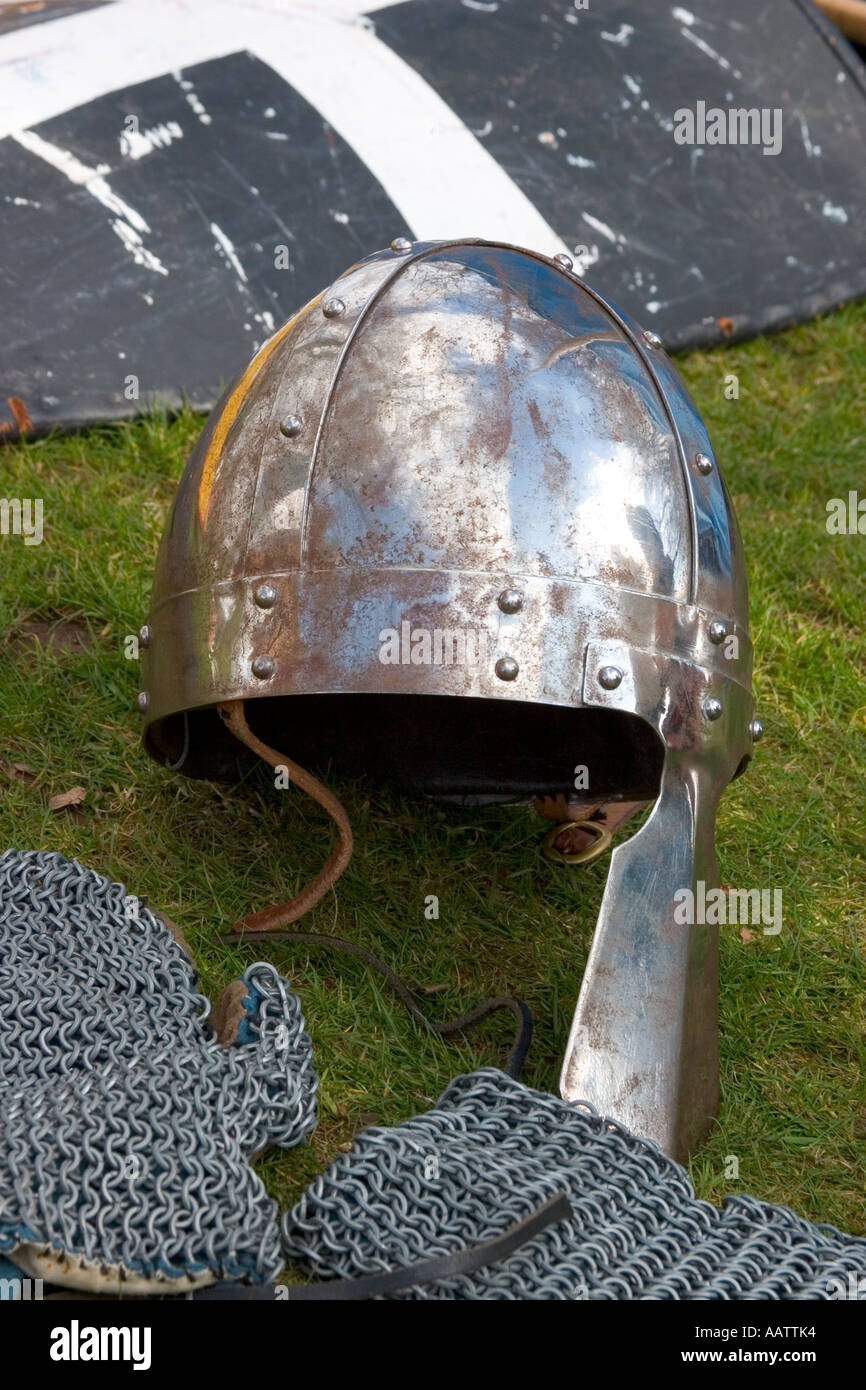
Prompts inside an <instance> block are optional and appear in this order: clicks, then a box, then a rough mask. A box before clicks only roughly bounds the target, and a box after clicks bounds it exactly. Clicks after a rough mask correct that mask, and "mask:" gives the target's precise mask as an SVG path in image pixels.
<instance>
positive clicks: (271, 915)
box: [218, 700, 352, 932]
mask: <svg viewBox="0 0 866 1390" xmlns="http://www.w3.org/2000/svg"><path fill="white" fill-rule="evenodd" d="M218 709H219V714H220V718H221V719H222V721H223V723H224V724H225V725H226V726H227V727H228V728H229V729H230V730H231V732H232V733H233V734H234V736H235V738H237V739H239V740H240V742H241V743H245V744H246V746H247V748H250V749H252V751H253V752H254V753H257V754H258V756H259V757H260V758H263V759H264V761H265V762H266V763H269V764H270V766H271V767H273V768H279V769H283V768H285V769H286V770H287V771H288V774H289V777H290V778H291V779H292V781H293V782H296V783H297V785H298V786H299V787H300V788H301V790H302V791H305V792H306V793H307V795H308V796H311V797H312V798H313V800H314V801H317V802H318V803H319V805H320V806H321V807H322V808H323V809H324V810H325V811H327V813H328V815H329V816H330V817H331V819H332V820H333V821H334V824H335V825H336V827H337V843H336V845H335V846H334V849H333V850H332V852H331V856H330V858H329V859H328V862H327V863H326V864H325V866H324V867H323V868H322V869H320V870H319V872H318V873H317V874H316V877H315V878H314V879H313V880H312V881H311V882H310V883H308V884H307V886H306V888H303V889H302V890H301V892H300V893H298V895H297V897H294V898H290V899H289V900H288V901H287V902H283V903H275V904H274V906H273V907H266V908H264V910H263V911H261V912H252V913H250V915H249V916H248V917H244V918H242V920H241V921H239V922H235V924H234V928H233V930H234V931H237V932H241V931H257V932H266V931H275V930H276V929H277V928H278V927H284V926H286V925H287V924H288V923H289V922H296V921H297V920H298V918H299V917H303V916H304V913H306V912H309V910H310V908H311V907H315V905H316V903H317V902H319V900H320V899H321V898H323V897H324V896H325V894H326V893H327V892H328V891H329V889H331V888H333V886H334V884H335V883H336V882H337V879H338V878H339V877H340V874H341V873H342V872H343V870H344V869H345V867H346V865H347V864H348V862H349V860H350V859H351V857H352V827H351V825H350V824H349V817H348V816H347V815H346V812H345V809H344V807H343V805H342V803H341V802H340V801H338V800H337V798H336V797H335V796H334V794H333V792H330V791H328V788H327V787H325V786H323V785H322V783H321V782H320V781H319V780H318V778H317V777H314V776H313V774H312V773H311V772H307V771H306V770H305V769H304V768H302V767H300V766H299V765H298V764H297V763H293V762H292V760H291V758H287V757H285V756H284V754H282V753H277V752H276V751H275V749H273V748H269V747H268V745H267V744H266V743H262V741H261V739H259V738H256V736H255V734H254V733H253V731H252V729H251V728H250V727H249V725H248V724H247V721H246V719H245V717H244V702H243V700H229V701H226V703H225V704H221V705H219V706H218Z"/></svg>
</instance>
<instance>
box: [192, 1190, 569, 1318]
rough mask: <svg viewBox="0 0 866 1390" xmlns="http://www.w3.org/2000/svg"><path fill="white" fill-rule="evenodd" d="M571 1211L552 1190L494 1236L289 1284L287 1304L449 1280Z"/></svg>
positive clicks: (235, 1292) (231, 1291)
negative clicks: (365, 1270) (371, 1270)
mask: <svg viewBox="0 0 866 1390" xmlns="http://www.w3.org/2000/svg"><path fill="white" fill-rule="evenodd" d="M573 1215H574V1211H573V1208H572V1205H571V1203H570V1202H569V1200H568V1198H567V1196H566V1195H565V1193H564V1192H558V1193H556V1195H555V1196H553V1197H551V1198H550V1199H549V1200H548V1201H547V1202H544V1203H543V1204H542V1205H541V1206H540V1207H536V1208H535V1210H534V1211H532V1212H530V1213H529V1215H528V1216H525V1217H524V1218H523V1220H522V1221H517V1222H515V1224H514V1225H513V1226H509V1227H508V1229H507V1230H505V1231H502V1232H501V1234H500V1235H498V1236H492V1237H491V1238H490V1240H485V1241H482V1242H481V1244H480V1245H470V1246H469V1247H468V1248H467V1249H465V1250H455V1251H454V1252H453V1253H452V1254H450V1255H437V1256H435V1257H434V1258H433V1259H432V1260H419V1261H417V1262H416V1263H415V1264H411V1265H404V1266H402V1267H401V1268H399V1269H387V1270H383V1271H382V1272H381V1273H379V1274H362V1275H360V1276H359V1277H358V1278H356V1279H325V1280H322V1281H321V1282H320V1283H318V1284H299V1285H297V1286H294V1285H290V1286H289V1288H288V1290H287V1293H288V1301H289V1302H290V1303H299V1302H302V1303H311V1302H322V1301H325V1300H328V1301H330V1302H346V1301H348V1300H350V1299H367V1298H377V1297H379V1296H380V1295H381V1294H387V1293H395V1292H397V1290H399V1289H411V1288H414V1287H415V1286H416V1285H417V1284H436V1283H438V1282H439V1281H440V1280H441V1279H454V1278H455V1277H456V1276H457V1275H460V1274H472V1273H473V1272H474V1271H475V1270H476V1269H484V1268H485V1267H486V1266H487V1265H492V1264H496V1263H498V1261H500V1260H505V1259H507V1258H508V1256H509V1255H511V1254H513V1253H514V1251H515V1250H519V1249H520V1247H521V1246H522V1245H526V1243H527V1242H528V1241H530V1240H532V1239H533V1238H534V1237H535V1236H537V1235H540V1233H541V1232H542V1231H545V1230H547V1228H548V1226H553V1225H555V1224H557V1223H558V1222H560V1221H566V1220H568V1218H569V1217H570V1216H573ZM191 1297H193V1298H195V1299H209V1300H223V1299H256V1300H261V1299H267V1300H268V1301H270V1302H273V1300H274V1298H275V1297H276V1294H275V1290H274V1285H273V1284H265V1285H258V1286H244V1285H240V1284H211V1285H209V1286H208V1287H207V1288H205V1289H201V1290H200V1291H198V1292H196V1293H195V1294H193V1295H191Z"/></svg>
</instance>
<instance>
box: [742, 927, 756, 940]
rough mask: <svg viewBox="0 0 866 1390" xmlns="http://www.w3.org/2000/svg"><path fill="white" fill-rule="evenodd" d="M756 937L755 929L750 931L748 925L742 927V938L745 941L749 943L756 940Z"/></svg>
mask: <svg viewBox="0 0 866 1390" xmlns="http://www.w3.org/2000/svg"><path fill="white" fill-rule="evenodd" d="M754 939H755V933H754V932H753V931H749V928H748V927H740V940H741V941H744V942H746V943H747V944H748V942H750V941H754Z"/></svg>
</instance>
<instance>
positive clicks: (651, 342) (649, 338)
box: [643, 328, 662, 348]
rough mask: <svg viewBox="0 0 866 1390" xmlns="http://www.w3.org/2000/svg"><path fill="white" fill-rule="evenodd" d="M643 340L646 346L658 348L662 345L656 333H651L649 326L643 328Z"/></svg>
mask: <svg viewBox="0 0 866 1390" xmlns="http://www.w3.org/2000/svg"><path fill="white" fill-rule="evenodd" d="M643 340H644V342H645V343H646V345H647V347H651V348H660V347H661V345H662V340H661V338H660V337H659V335H658V333H653V331H652V329H651V328H646V329H644V334H643Z"/></svg>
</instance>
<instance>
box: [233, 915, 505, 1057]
mask: <svg viewBox="0 0 866 1390" xmlns="http://www.w3.org/2000/svg"><path fill="white" fill-rule="evenodd" d="M221 939H222V940H223V941H225V942H229V943H230V944H231V945H233V946H236V945H237V944H238V937H237V934H236V933H234V932H231V933H229V934H228V935H226V936H223V937H222V938H221ZM243 939H244V938H243V937H241V940H243ZM249 939H250V940H251V941H252V940H253V939H254V938H253V936H252V935H251V936H250V938H249ZM268 940H270V941H286V942H289V943H290V944H291V943H294V942H297V943H298V944H299V945H302V946H327V947H330V948H331V949H332V950H335V951H344V952H345V953H346V954H347V955H350V956H357V957H358V959H359V960H362V961H364V962H365V963H366V964H367V965H372V967H373V969H374V970H378V971H379V974H380V975H383V976H384V978H385V979H386V980H387V981H388V984H389V985H390V986H391V988H392V989H393V991H394V993H395V994H396V995H397V998H398V999H399V1000H400V1001H401V1002H402V1003H403V1004H405V1006H406V1008H407V1009H408V1010H409V1012H410V1014H411V1015H412V1017H413V1018H415V1019H417V1021H418V1022H419V1023H421V1024H423V1026H424V1027H425V1028H429V1030H430V1031H431V1032H432V1033H436V1034H437V1035H438V1036H439V1037H440V1038H448V1037H452V1036H453V1035H454V1034H455V1033H468V1032H469V1030H470V1029H471V1028H474V1027H475V1026H476V1025H477V1024H479V1023H481V1022H482V1020H483V1019H485V1018H488V1017H489V1016H490V1014H493V1013H497V1012H499V1011H500V1010H503V1009H504V1010H507V1011H508V1012H509V1013H512V1014H513V1015H514V1017H515V1018H516V1020H517V1031H516V1033H515V1037H514V1042H513V1044H512V1047H511V1051H510V1053H509V1054H508V1060H507V1062H506V1063H505V1067H504V1071H506V1072H507V1074H508V1075H509V1076H513V1077H514V1079H515V1080H518V1079H519V1077H520V1072H521V1070H522V1068H523V1063H524V1061H525V1060H526V1054H527V1052H528V1051H529V1046H530V1043H531V1042H532V1014H531V1013H530V1011H529V1007H528V1005H526V1004H524V1003H523V1001H522V1000H521V999H514V998H512V997H511V995H501V996H500V997H498V998H496V999H485V1000H484V1003H483V1004H479V1005H478V1007H477V1008H476V1009H473V1010H472V1011H471V1013H468V1014H463V1015H462V1016H461V1017H460V1018H452V1019H449V1020H448V1021H447V1022H445V1023H434V1022H433V1021H432V1020H431V1019H430V1018H428V1017H427V1015H426V1014H425V1013H424V1011H423V1009H421V1008H419V1006H418V1004H417V1003H416V1001H415V997H414V995H413V993H412V991H411V990H410V988H409V986H408V985H407V984H406V982H405V980H401V978H400V976H399V975H397V974H396V973H395V971H393V970H392V969H391V967H390V965H386V964H385V962H384V961H383V960H380V959H379V957H378V956H375V955H374V954H373V952H372V951H368V950H367V949H366V947H364V946H358V945H357V944H356V943H355V942H354V941H346V940H344V939H343V937H341V936H327V935H325V934H324V933H321V932H307V931H270V932H269V933H268Z"/></svg>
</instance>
